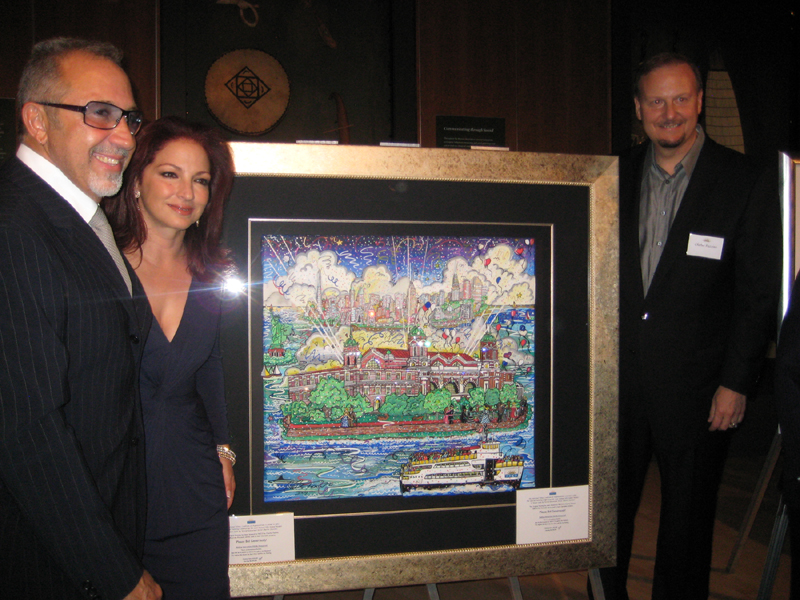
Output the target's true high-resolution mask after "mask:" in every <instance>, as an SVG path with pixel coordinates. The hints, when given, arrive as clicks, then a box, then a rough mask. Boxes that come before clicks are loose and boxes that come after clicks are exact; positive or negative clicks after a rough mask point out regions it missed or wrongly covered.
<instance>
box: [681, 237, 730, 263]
mask: <svg viewBox="0 0 800 600" xmlns="http://www.w3.org/2000/svg"><path fill="white" fill-rule="evenodd" d="M724 244H725V238H721V237H714V236H713V235H697V234H696V233H690V234H689V245H688V246H687V248H686V254H688V255H689V256H700V257H702V258H713V259H714V260H719V259H720V258H722V246H723V245H724Z"/></svg>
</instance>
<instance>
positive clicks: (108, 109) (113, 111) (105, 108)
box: [36, 102, 142, 135]
mask: <svg viewBox="0 0 800 600" xmlns="http://www.w3.org/2000/svg"><path fill="white" fill-rule="evenodd" d="M36 104H41V105H42V106H52V107H53V108H63V109H64V110H72V111H75V112H79V113H83V122H84V123H86V124H87V125H88V126H89V127H94V128H95V129H114V128H115V127H116V126H117V125H119V122H120V121H121V120H122V117H125V122H126V123H128V129H129V130H130V132H131V135H136V134H137V132H138V131H139V129H140V128H141V127H142V111H140V110H122V109H121V108H120V107H119V106H114V105H113V104H109V103H108V102H89V103H88V104H87V105H86V106H76V105H75V104H56V103H54V102H37V103H36Z"/></svg>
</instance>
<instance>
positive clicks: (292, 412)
mask: <svg viewBox="0 0 800 600" xmlns="http://www.w3.org/2000/svg"><path fill="white" fill-rule="evenodd" d="M283 412H284V413H285V414H288V415H289V416H290V417H291V419H292V423H299V422H300V420H301V419H302V418H303V417H305V416H307V415H308V405H307V404H306V403H305V402H296V401H295V402H290V403H288V404H286V405H284V410H283Z"/></svg>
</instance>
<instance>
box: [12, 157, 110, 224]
mask: <svg viewBox="0 0 800 600" xmlns="http://www.w3.org/2000/svg"><path fill="white" fill-rule="evenodd" d="M17 158H18V159H20V160H21V161H22V162H23V163H24V164H26V165H27V166H28V167H29V168H30V169H31V171H33V172H34V173H36V174H37V175H38V176H39V177H41V178H42V179H43V180H44V181H45V183H46V184H47V185H49V186H50V187H51V188H53V189H54V190H55V191H56V192H57V193H58V194H59V196H61V197H62V198H64V200H66V201H67V202H69V204H70V205H71V206H72V208H74V209H75V210H76V211H78V214H79V215H80V216H81V217H82V218H83V220H84V221H86V222H87V223H88V222H89V220H90V219H91V218H92V217H93V216H94V213H96V212H97V207H98V205H97V202H95V201H94V200H92V199H91V198H90V197H89V196H87V195H86V194H85V193H84V192H83V191H82V190H81V189H80V188H78V186H76V185H75V184H74V183H72V181H70V180H69V178H68V177H67V176H66V175H64V173H63V172H62V171H61V169H59V168H58V167H57V166H55V165H54V164H53V163H51V162H50V161H49V160H47V159H46V158H45V157H44V156H42V155H41V154H38V153H37V152H34V151H33V150H32V149H31V148H30V147H28V146H26V145H25V144H20V146H19V149H18V150H17Z"/></svg>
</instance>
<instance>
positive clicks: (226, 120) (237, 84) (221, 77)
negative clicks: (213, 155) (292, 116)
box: [206, 50, 289, 135]
mask: <svg viewBox="0 0 800 600" xmlns="http://www.w3.org/2000/svg"><path fill="white" fill-rule="evenodd" d="M206 103H207V104H208V110H209V111H210V112H211V114H212V115H213V116H214V118H215V119H216V120H217V121H219V123H220V125H222V126H223V127H225V128H226V129H230V130H231V131H234V132H236V133H241V134H243V135H261V134H262V133H266V132H267V131H269V130H270V129H272V128H273V127H275V125H276V124H277V123H278V121H280V119H281V117H282V116H283V113H284V112H285V111H286V106H287V105H288V104H289V77H288V76H287V75H286V71H284V70H283V67H282V66H281V64H280V63H279V62H278V61H277V60H276V59H275V58H273V57H272V56H270V55H269V54H267V53H266V52H262V51H261V50H234V51H233V52H228V53H227V54H224V55H223V56H221V57H220V58H218V59H217V60H216V61H214V64H213V65H211V68H210V69H209V70H208V73H207V74H206Z"/></svg>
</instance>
